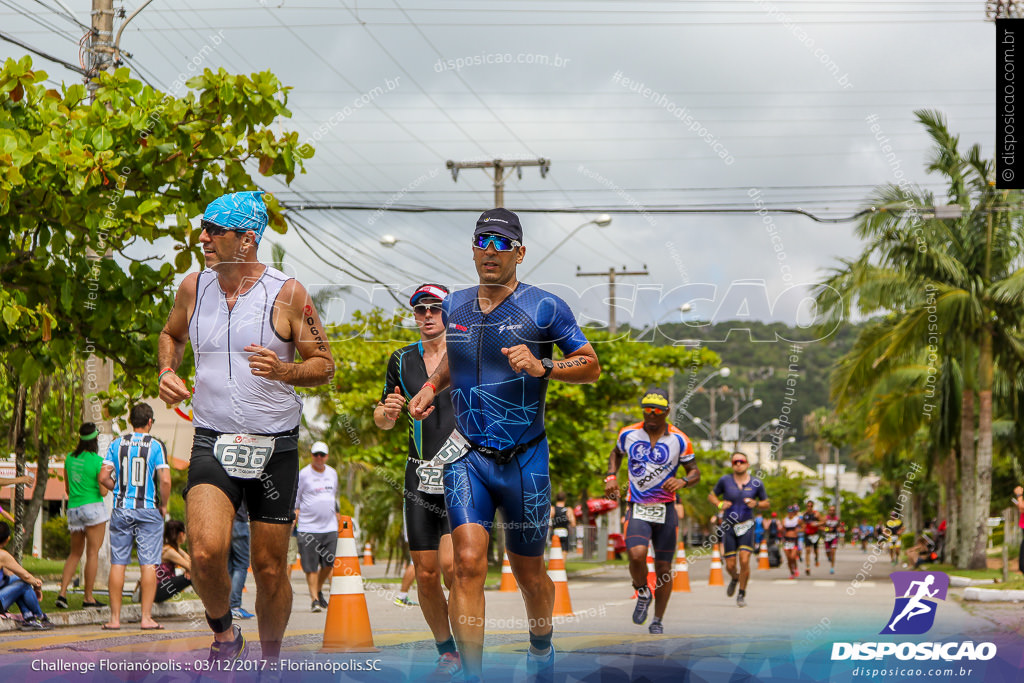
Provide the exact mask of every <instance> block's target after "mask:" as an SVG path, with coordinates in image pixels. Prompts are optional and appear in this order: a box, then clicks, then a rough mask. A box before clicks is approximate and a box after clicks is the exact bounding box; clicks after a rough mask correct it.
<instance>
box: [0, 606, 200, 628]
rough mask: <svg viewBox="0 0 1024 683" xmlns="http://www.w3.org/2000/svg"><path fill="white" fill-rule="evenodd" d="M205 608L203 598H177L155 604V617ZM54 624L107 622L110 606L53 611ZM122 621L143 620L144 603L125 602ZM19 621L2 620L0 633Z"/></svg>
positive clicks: (177, 614) (179, 614) (178, 614)
mask: <svg viewBox="0 0 1024 683" xmlns="http://www.w3.org/2000/svg"><path fill="white" fill-rule="evenodd" d="M203 614H204V608H203V603H202V601H201V600H177V601H174V602H159V603H156V604H155V605H153V618H154V619H161V618H162V619H167V618H170V617H189V616H193V615H200V616H201V615H203ZM47 616H49V617H50V621H52V622H53V625H54V626H88V625H89V624H105V623H107V621H109V620H110V608H109V607H100V608H95V607H92V608H86V609H81V610H74V611H67V612H53V613H51V614H49V615H47ZM121 621H122V622H124V623H128V624H137V623H139V622H141V621H142V605H139V604H124V605H122V606H121ZM17 624H18V622H17V620H15V619H3V620H0V633H3V632H6V631H17V630H18V625H17Z"/></svg>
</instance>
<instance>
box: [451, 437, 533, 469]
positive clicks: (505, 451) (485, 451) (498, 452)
mask: <svg viewBox="0 0 1024 683" xmlns="http://www.w3.org/2000/svg"><path fill="white" fill-rule="evenodd" d="M546 436H547V432H541V433H540V434H538V435H537V436H535V437H533V438H532V439H530V440H529V441H527V442H526V443H521V444H516V445H515V446H513V447H512V448H491V447H490V446H477V445H476V444H475V443H473V442H469V445H470V447H471V448H472V449H473V450H474V451H476V452H477V453H479V454H480V455H482V456H484V457H485V458H487V459H488V460H493V461H494V464H495V465H507V464H509V463H510V462H512V461H513V460H514V459H515V457H516V456H518V455H521V454H523V453H525V452H526V451H528V450H530V449H531V448H533V447H534V446H536V445H537V444H539V443H540V442H541V441H543V440H544V437H546Z"/></svg>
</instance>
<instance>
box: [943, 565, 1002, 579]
mask: <svg viewBox="0 0 1024 683" xmlns="http://www.w3.org/2000/svg"><path fill="white" fill-rule="evenodd" d="M924 566H925V567H927V569H928V571H931V572H944V573H946V574H949V575H950V576H965V577H967V578H968V579H995V580H997V581H999V580H1000V579H1002V578H1003V570H1001V569H957V568H956V567H954V566H953V565H951V564H926V565H924Z"/></svg>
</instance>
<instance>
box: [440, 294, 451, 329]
mask: <svg viewBox="0 0 1024 683" xmlns="http://www.w3.org/2000/svg"><path fill="white" fill-rule="evenodd" d="M453 298H454V297H453V296H451V295H449V296H446V297H445V298H444V301H442V302H441V324H442V325H444V326H445V329H447V328H448V314H449V313H451V307H452V299H453Z"/></svg>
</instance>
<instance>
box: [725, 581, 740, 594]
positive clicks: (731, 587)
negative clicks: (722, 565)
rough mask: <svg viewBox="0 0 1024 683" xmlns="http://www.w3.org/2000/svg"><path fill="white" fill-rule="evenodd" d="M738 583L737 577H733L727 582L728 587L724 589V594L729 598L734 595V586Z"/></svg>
mask: <svg viewBox="0 0 1024 683" xmlns="http://www.w3.org/2000/svg"><path fill="white" fill-rule="evenodd" d="M738 585H740V582H739V579H733V580H732V581H730V582H729V587H728V588H726V589H725V594H726V595H727V596H729V597H730V598H731V597H732V596H734V595H736V586H738Z"/></svg>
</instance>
